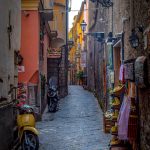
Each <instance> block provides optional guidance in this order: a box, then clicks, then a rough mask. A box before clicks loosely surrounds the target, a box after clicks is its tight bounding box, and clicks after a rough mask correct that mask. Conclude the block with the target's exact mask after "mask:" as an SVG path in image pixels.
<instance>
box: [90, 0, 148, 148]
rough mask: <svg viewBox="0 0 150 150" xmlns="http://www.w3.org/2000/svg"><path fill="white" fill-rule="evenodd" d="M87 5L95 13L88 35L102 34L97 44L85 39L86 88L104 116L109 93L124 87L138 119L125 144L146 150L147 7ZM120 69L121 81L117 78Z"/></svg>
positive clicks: (136, 4)
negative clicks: (96, 97) (133, 135)
mask: <svg viewBox="0 0 150 150" xmlns="http://www.w3.org/2000/svg"><path fill="white" fill-rule="evenodd" d="M89 5H90V8H93V7H94V8H96V9H95V10H93V11H89V20H90V22H88V24H89V31H88V32H93V33H94V32H104V33H105V40H104V43H101V42H96V41H95V40H96V39H94V38H93V37H88V38H89V40H88V45H87V49H88V87H89V88H91V90H92V91H94V92H96V96H98V98H99V99H100V101H101V102H102V106H103V108H104V109H103V110H104V112H105V111H106V110H109V109H110V102H111V99H112V98H111V97H110V92H109V91H110V90H111V89H113V88H114V87H116V86H118V85H119V84H122V83H124V84H125V85H126V90H127V91H128V93H126V94H127V95H128V96H129V97H131V99H132V102H134V104H135V107H136V115H135V116H136V117H137V118H138V119H137V122H138V123H137V124H135V128H137V130H136V131H135V130H134V131H135V132H137V136H135V137H134V139H132V140H129V141H130V143H131V144H132V146H133V149H142V150H148V149H149V142H148V141H149V138H148V134H149V124H150V121H149V118H148V116H149V103H148V99H149V82H150V79H149V72H150V70H149V68H150V67H149V60H150V59H149V5H150V3H149V1H146V0H145V1H130V0H127V1H122V0H113V5H112V6H111V7H107V8H106V7H102V5H101V4H100V3H99V4H98V3H92V2H91V1H90V2H89ZM133 35H136V38H137V39H138V42H139V43H138V45H137V46H136V47H133V46H134V45H132V46H131V41H132V40H133V39H132V38H133ZM94 52H95V54H96V55H95V54H94ZM122 66H123V67H124V77H123V78H122V77H121V76H120V75H121V74H120V68H121V67H122ZM142 68H143V69H142ZM122 79H123V81H121V80H122ZM95 81H96V82H95ZM130 119H131V118H130ZM129 129H130V128H129ZM134 131H130V132H131V133H132V132H134ZM129 139H130V138H129Z"/></svg>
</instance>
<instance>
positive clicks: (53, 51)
mask: <svg viewBox="0 0 150 150" xmlns="http://www.w3.org/2000/svg"><path fill="white" fill-rule="evenodd" d="M47 52H48V56H47V57H48V58H61V48H48V49H47Z"/></svg>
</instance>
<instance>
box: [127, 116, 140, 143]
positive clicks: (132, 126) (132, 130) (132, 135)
mask: <svg viewBox="0 0 150 150" xmlns="http://www.w3.org/2000/svg"><path fill="white" fill-rule="evenodd" d="M137 128H138V116H137V115H130V118H129V123H128V138H129V140H136V138H137V131H138V130H137Z"/></svg>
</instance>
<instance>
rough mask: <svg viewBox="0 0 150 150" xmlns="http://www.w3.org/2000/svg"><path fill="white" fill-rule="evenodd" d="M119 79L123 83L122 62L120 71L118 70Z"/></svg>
mask: <svg viewBox="0 0 150 150" xmlns="http://www.w3.org/2000/svg"><path fill="white" fill-rule="evenodd" d="M119 80H120V81H122V83H124V80H125V79H124V65H123V64H122V65H121V66H120V72H119Z"/></svg>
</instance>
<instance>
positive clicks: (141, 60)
mask: <svg viewBox="0 0 150 150" xmlns="http://www.w3.org/2000/svg"><path fill="white" fill-rule="evenodd" d="M146 60H147V59H146V57H145V56H140V57H138V58H137V59H136V61H135V83H136V85H137V86H138V87H140V88H144V87H146V86H147V84H148V67H147V61H146Z"/></svg>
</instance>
